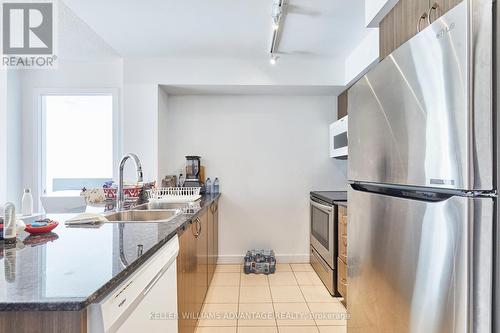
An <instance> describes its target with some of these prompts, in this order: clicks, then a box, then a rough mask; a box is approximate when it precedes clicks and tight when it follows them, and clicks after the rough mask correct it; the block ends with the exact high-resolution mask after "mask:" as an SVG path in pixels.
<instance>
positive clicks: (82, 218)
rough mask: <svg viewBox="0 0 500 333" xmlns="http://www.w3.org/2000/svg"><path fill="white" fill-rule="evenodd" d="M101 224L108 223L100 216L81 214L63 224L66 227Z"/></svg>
mask: <svg viewBox="0 0 500 333" xmlns="http://www.w3.org/2000/svg"><path fill="white" fill-rule="evenodd" d="M102 222H108V219H107V218H105V217H104V216H102V215H100V214H94V213H82V214H79V215H77V216H75V217H73V218H70V219H69V220H67V221H66V222H64V224H66V225H72V224H95V223H102Z"/></svg>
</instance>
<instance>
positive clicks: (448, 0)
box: [431, 0, 463, 22]
mask: <svg viewBox="0 0 500 333" xmlns="http://www.w3.org/2000/svg"><path fill="white" fill-rule="evenodd" d="M462 1H463V0H431V5H433V4H434V3H435V4H437V8H436V13H431V21H433V22H434V20H435V19H436V18H438V17H439V16H441V15H443V14H445V13H446V12H447V11H449V10H450V9H452V8H453V7H455V6H456V5H458V4H459V3H461V2H462Z"/></svg>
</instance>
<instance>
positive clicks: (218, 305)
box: [196, 264, 347, 333]
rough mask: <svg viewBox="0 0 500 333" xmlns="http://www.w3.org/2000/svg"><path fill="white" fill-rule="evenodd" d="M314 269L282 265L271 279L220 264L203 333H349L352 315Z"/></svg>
mask: <svg viewBox="0 0 500 333" xmlns="http://www.w3.org/2000/svg"><path fill="white" fill-rule="evenodd" d="M340 300H341V299H340V298H333V297H331V296H330V294H329V293H328V291H327V290H326V288H325V286H323V284H322V283H321V280H320V279H319V278H318V276H317V275H316V273H315V272H314V271H313V269H312V267H311V266H310V265H309V264H278V266H277V269H276V273H275V274H271V275H269V276H266V275H256V274H250V275H246V274H244V273H243V270H242V266H241V265H218V266H217V269H216V272H215V275H214V279H213V281H212V284H211V286H210V289H209V291H208V294H207V297H206V299H205V304H204V306H203V310H202V318H205V319H201V320H200V321H199V322H198V328H197V329H196V332H197V333H346V332H347V328H346V325H347V312H346V310H345V308H344V306H343V305H342V303H340Z"/></svg>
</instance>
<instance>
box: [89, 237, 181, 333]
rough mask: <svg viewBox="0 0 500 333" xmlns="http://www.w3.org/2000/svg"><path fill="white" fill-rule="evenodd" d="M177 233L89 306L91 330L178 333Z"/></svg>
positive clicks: (100, 332) (92, 332)
mask: <svg viewBox="0 0 500 333" xmlns="http://www.w3.org/2000/svg"><path fill="white" fill-rule="evenodd" d="M178 253H179V239H178V237H177V235H176V236H175V237H174V238H172V239H171V240H169V241H168V243H167V244H165V245H164V246H163V247H162V248H161V249H160V250H158V251H157V252H156V253H155V254H154V255H153V256H152V257H151V258H150V259H149V260H148V261H146V262H145V263H144V264H143V265H142V266H141V267H139V269H138V270H137V271H136V272H134V273H133V274H132V276H131V277H129V278H128V279H126V280H125V281H124V282H122V283H121V284H120V286H119V287H118V288H116V289H115V290H113V291H112V292H111V293H110V294H109V295H108V296H106V298H104V299H103V300H102V301H101V302H99V303H95V304H91V305H90V306H89V307H88V309H87V324H88V332H89V333H112V332H119V333H128V332H148V333H155V332H161V333H177V268H176V266H177V264H176V263H177V254H178Z"/></svg>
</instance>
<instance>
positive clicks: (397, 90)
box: [348, 0, 493, 190]
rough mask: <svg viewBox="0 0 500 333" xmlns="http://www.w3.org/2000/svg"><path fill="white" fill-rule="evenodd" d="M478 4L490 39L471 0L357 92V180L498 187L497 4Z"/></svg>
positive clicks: (352, 154) (353, 165)
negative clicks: (494, 176) (494, 29)
mask: <svg viewBox="0 0 500 333" xmlns="http://www.w3.org/2000/svg"><path fill="white" fill-rule="evenodd" d="M471 3H473V5H474V6H479V5H481V4H483V3H484V5H483V7H484V8H486V9H482V7H477V8H476V7H474V8H475V9H474V8H473V9H470V10H479V8H481V10H483V11H486V12H487V11H488V8H489V16H488V15H486V14H485V15H483V16H484V17H483V18H482V23H483V24H484V27H483V28H484V29H486V30H488V27H489V28H490V30H489V35H488V32H483V31H482V30H481V31H479V32H478V33H477V34H475V35H473V38H472V37H470V36H471V35H472V34H471V33H469V32H468V31H469V30H468V29H472V28H471V26H472V25H473V23H474V22H473V21H472V19H469V15H468V7H467V6H469V5H470V4H469V1H463V2H462V3H461V4H460V5H458V6H456V7H455V8H454V9H452V10H451V11H449V12H448V13H447V14H445V15H444V16H442V17H440V18H439V20H436V21H435V22H434V23H433V24H432V25H431V26H429V27H428V28H426V29H425V30H423V31H422V32H421V33H420V34H418V35H417V36H415V37H414V38H412V39H411V40H410V41H408V42H407V43H405V44H404V45H402V46H401V47H400V48H398V49H397V50H396V51H394V52H393V53H392V54H391V55H390V56H388V57H387V58H385V59H384V60H383V61H382V62H381V63H379V64H378V65H377V66H376V67H375V68H374V69H373V70H372V71H371V72H369V73H368V74H367V75H366V76H364V77H363V78H362V79H360V81H358V82H357V83H356V84H355V85H354V86H353V87H351V88H350V89H349V95H348V96H349V179H350V180H353V181H363V182H373V183H388V184H399V185H412V186H426V187H434V188H448V189H460V190H491V189H492V188H493V185H492V174H493V169H492V168H493V139H492V138H493V135H492V133H493V131H492V128H493V127H492V111H491V110H492V106H491V100H492V97H491V87H492V85H491V82H492V79H491V76H492V74H491V1H489V2H488V1H483V0H479V1H473V2H471ZM470 6H472V5H470ZM478 15H479V14H478ZM470 16H471V17H474V18H475V17H476V16H474V15H470ZM488 37H489V38H490V39H489V41H490V43H489V45H482V44H481V43H480V42H481V41H482V39H488ZM479 46H480V47H479ZM470 48H474V53H470ZM477 63H479V64H477ZM476 67H477V68H476Z"/></svg>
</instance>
